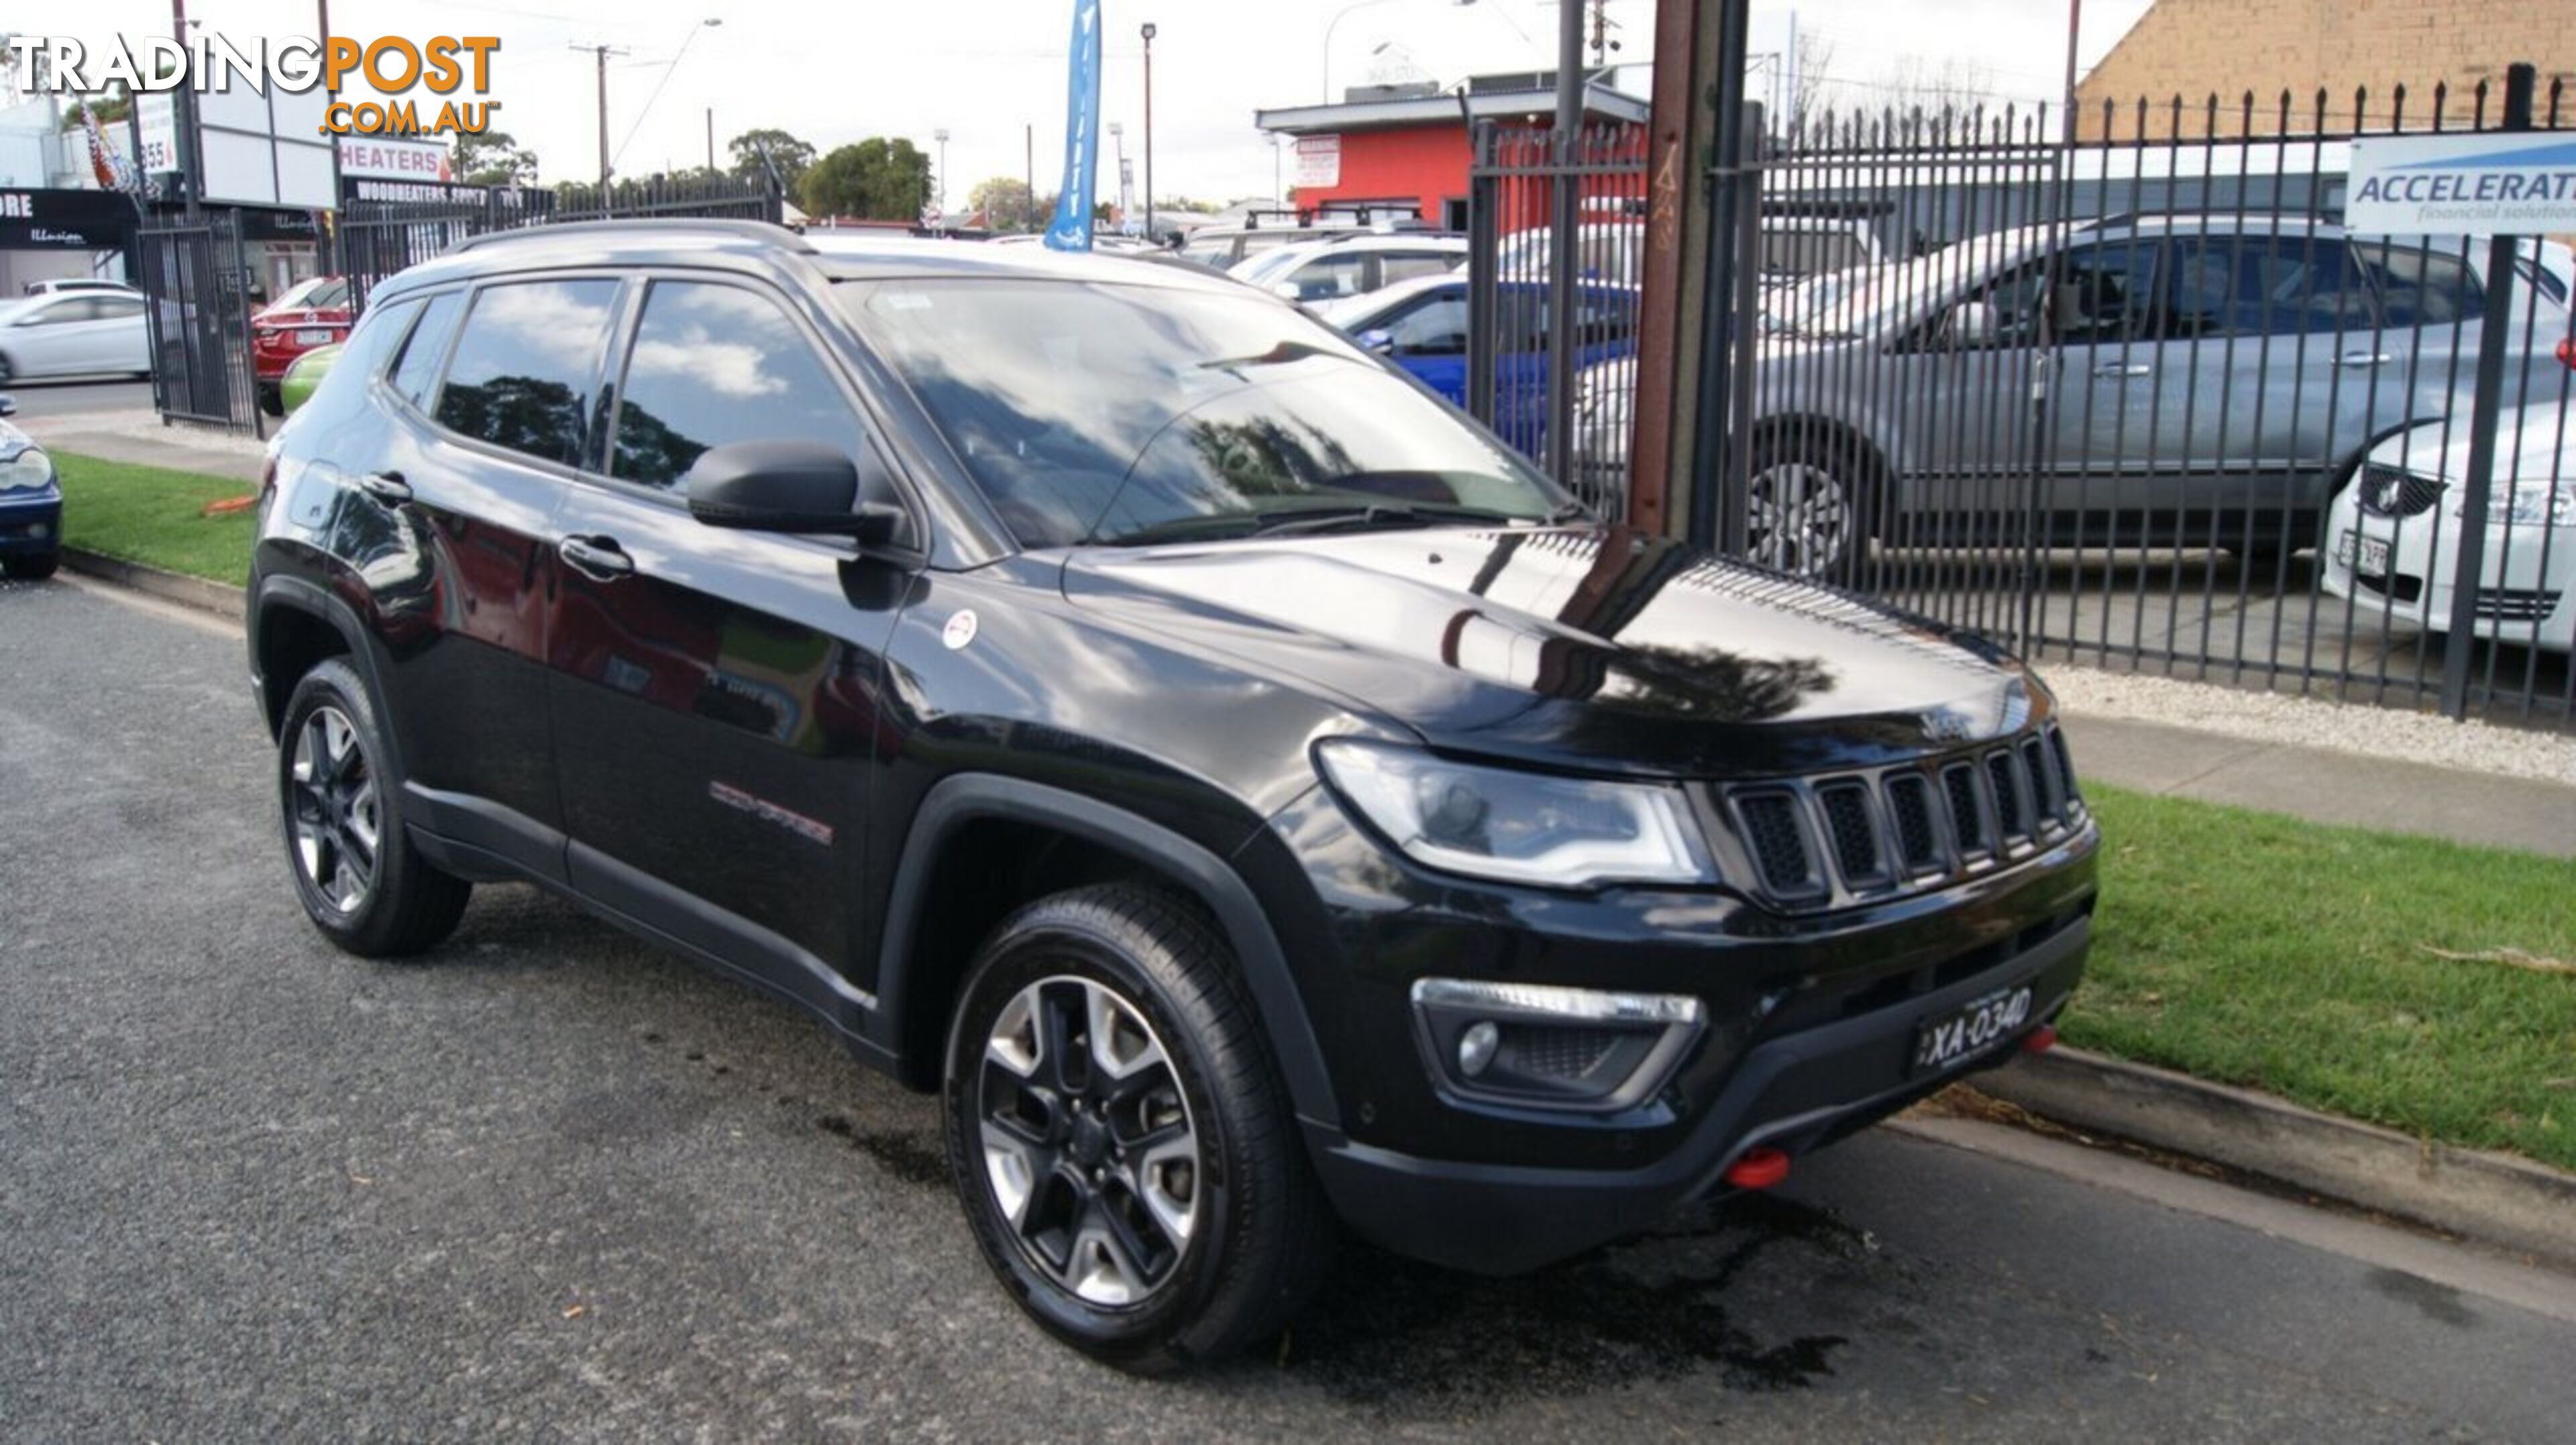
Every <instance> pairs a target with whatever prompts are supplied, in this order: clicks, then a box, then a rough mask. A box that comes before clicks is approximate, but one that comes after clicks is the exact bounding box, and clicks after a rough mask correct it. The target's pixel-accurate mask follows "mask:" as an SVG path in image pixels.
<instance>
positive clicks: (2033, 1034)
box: [2021, 1024, 2057, 1054]
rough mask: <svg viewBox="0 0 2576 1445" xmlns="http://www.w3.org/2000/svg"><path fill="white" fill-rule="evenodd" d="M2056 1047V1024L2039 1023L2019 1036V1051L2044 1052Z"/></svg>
mask: <svg viewBox="0 0 2576 1445" xmlns="http://www.w3.org/2000/svg"><path fill="white" fill-rule="evenodd" d="M2056 1047H2057V1025H2055V1024H2041V1025H2040V1026H2039V1027H2038V1028H2035V1029H2032V1030H2031V1031H2030V1032H2029V1033H2026V1034H2024V1035H2022V1036H2021V1051H2022V1052H2023V1053H2025V1054H2044V1053H2047V1052H2048V1051H2049V1050H2050V1049H2053V1048H2056Z"/></svg>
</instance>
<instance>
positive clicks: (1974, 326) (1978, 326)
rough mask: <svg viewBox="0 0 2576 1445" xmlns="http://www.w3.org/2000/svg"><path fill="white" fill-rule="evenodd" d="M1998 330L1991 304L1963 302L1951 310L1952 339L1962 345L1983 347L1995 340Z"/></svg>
mask: <svg viewBox="0 0 2576 1445" xmlns="http://www.w3.org/2000/svg"><path fill="white" fill-rule="evenodd" d="M1998 329H1999V328H1998V326H1997V323H1996V320H1995V308H1994V306H1993V305H1992V304H1991V303H1988V302H1984V301H1962V302H1960V303H1959V304H1958V305H1956V306H1953V307H1951V308H1950V339H1951V340H1953V341H1956V342H1959V343H1961V344H1962V345H1967V346H1983V345H1985V344H1986V343H1988V342H1990V341H1992V340H1994V339H1995V332H1996V331H1997V330H1998Z"/></svg>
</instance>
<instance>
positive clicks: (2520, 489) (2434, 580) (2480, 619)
mask: <svg viewBox="0 0 2576 1445" xmlns="http://www.w3.org/2000/svg"><path fill="white" fill-rule="evenodd" d="M2571 350H2576V348H2571ZM2568 415H2569V413H2568V410H2567V406H2566V399H2565V397H2564V396H2556V397H2553V398H2551V399H2550V400H2548V401H2546V402H2533V403H2532V404H2530V405H2526V406H2524V407H2522V408H2520V409H2518V410H2507V411H2506V412H2505V413H2504V414H2503V416H2502V418H2501V419H2500V422H2499V424H2498V426H2497V429H2496V431H2497V435H2496V448H2495V460H2494V463H2493V466H2492V472H2491V475H2492V477H2493V480H2492V481H2491V482H2490V483H2489V485H2488V492H2487V515H2486V526H2485V528H2484V550H2483V552H2482V554H2481V556H2480V559H2479V564H2478V580H2477V595H2476V596H2475V597H2474V598H2472V599H2471V602H2470V606H2471V610H2472V615H2473V616H2474V618H2475V627H2476V633H2477V635H2478V636H2480V637H2483V638H2487V639H2489V640H2490V641H2495V642H2512V643H2519V644H2522V645H2524V646H2527V647H2537V648H2543V649H2547V650H2549V651H2552V652H2566V651H2569V650H2570V649H2571V648H2576V603H2571V602H2570V601H2569V600H2568V599H2569V596H2570V594H2571V592H2576V434H2571V433H2570V431H2569V429H2568ZM2469 432H2470V428H2469V425H2468V420H2467V415H2466V413H2462V414H2461V415H2460V416H2459V417H2456V418H2453V419H2451V420H2448V421H2439V422H2426V423H2424V424H2422V425H2418V426H2415V427H2410V428H2408V429H2407V430H2405V431H2403V432H2400V433H2399V434H2398V435H2396V436H2393V437H2390V438H2389V439H2388V440H2386V441H2384V442H2382V443H2380V444H2379V445H2378V446H2377V447H2375V448H2373V449H2372V450H2371V453H2370V457H2369V459H2368V460H2367V461H2366V462H2364V463H2363V465H2362V466H2361V468H2360V469H2359V470H2358V471H2357V472H2355V473H2354V475H2353V477H2352V480H2351V481H2350V482H2348V483H2347V484H2346V485H2345V486H2344V487H2343V489H2342V490H2341V491H2339V492H2338V493H2336V495H2335V499H2334V506H2333V508H2332V509H2331V510H2330V511H2329V512H2328V513H2327V516H2326V525H2325V539H2326V545H2325V547H2324V549H2323V553H2324V555H2323V562H2324V566H2323V568H2322V570H2321V573H2320V578H2319V580H2320V581H2321V582H2322V584H2323V585H2324V587H2325V590H2326V591H2327V592H2329V593H2331V594H2333V595H2334V596H2337V597H2341V598H2345V599H2347V600H2348V601H2349V602H2350V603H2351V604H2352V606H2353V608H2354V610H2355V612H2356V613H2357V614H2359V615H2360V616H2361V617H2362V618H2364V619H2365V620H2370V619H2385V620H2386V621H2387V622H2391V623H2395V624H2397V625H2399V626H2404V627H2411V628H2414V629H2417V630H2419V631H2424V632H2432V633H2447V632H2449V631H2450V630H2451V613H2452V606H2453V603H2454V600H2455V598H2454V594H2455V592H2456V590H2457V588H2458V586H2459V575H2460V551H2461V545H2462V542H2463V540H2464V538H2465V537H2466V535H2467V525H2468V524H2467V520H2466V511H2465V509H2466V504H2467V501H2468V489H2467V487H2466V486H2465V485H2464V479H2465V478H2466V477H2467V476H2468V475H2469V469H2468V467H2469V463H2468V458H2469V444H2470V435H2469Z"/></svg>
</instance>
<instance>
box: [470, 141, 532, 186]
mask: <svg viewBox="0 0 2576 1445" xmlns="http://www.w3.org/2000/svg"><path fill="white" fill-rule="evenodd" d="M455 167H456V179H457V180H459V181H461V182H463V183H465V184H466V185H469V186H533V185H535V184H536V183H537V153H536V152H535V151H532V150H529V149H528V148H527V147H525V146H523V145H520V144H519V142H518V140H517V139H516V138H515V137H513V136H512V135H511V134H510V133H509V132H508V131H505V130H487V131H485V132H483V133H482V134H481V135H468V134H466V133H465V132H464V131H458V132H457V133H456V157H455Z"/></svg>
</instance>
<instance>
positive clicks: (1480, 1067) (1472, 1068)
mask: <svg viewBox="0 0 2576 1445" xmlns="http://www.w3.org/2000/svg"><path fill="white" fill-rule="evenodd" d="M1502 1041H1503V1031H1502V1030H1501V1029H1498V1028H1496V1027H1494V1025H1493V1021H1492V1020H1490V1019H1480V1020H1478V1021H1477V1022H1475V1023H1472V1024H1469V1025H1468V1026H1467V1029H1466V1031H1465V1032H1464V1033H1461V1034H1460V1035H1458V1072H1460V1073H1462V1074H1465V1075H1466V1076H1467V1077H1468V1078H1471V1079H1472V1078H1475V1077H1476V1076H1477V1075H1479V1074H1481V1073H1483V1072H1485V1066H1486V1065H1487V1064H1490V1063H1492V1062H1493V1061H1494V1049H1495V1048H1496V1046H1498V1045H1500V1044H1501V1043H1502Z"/></svg>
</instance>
